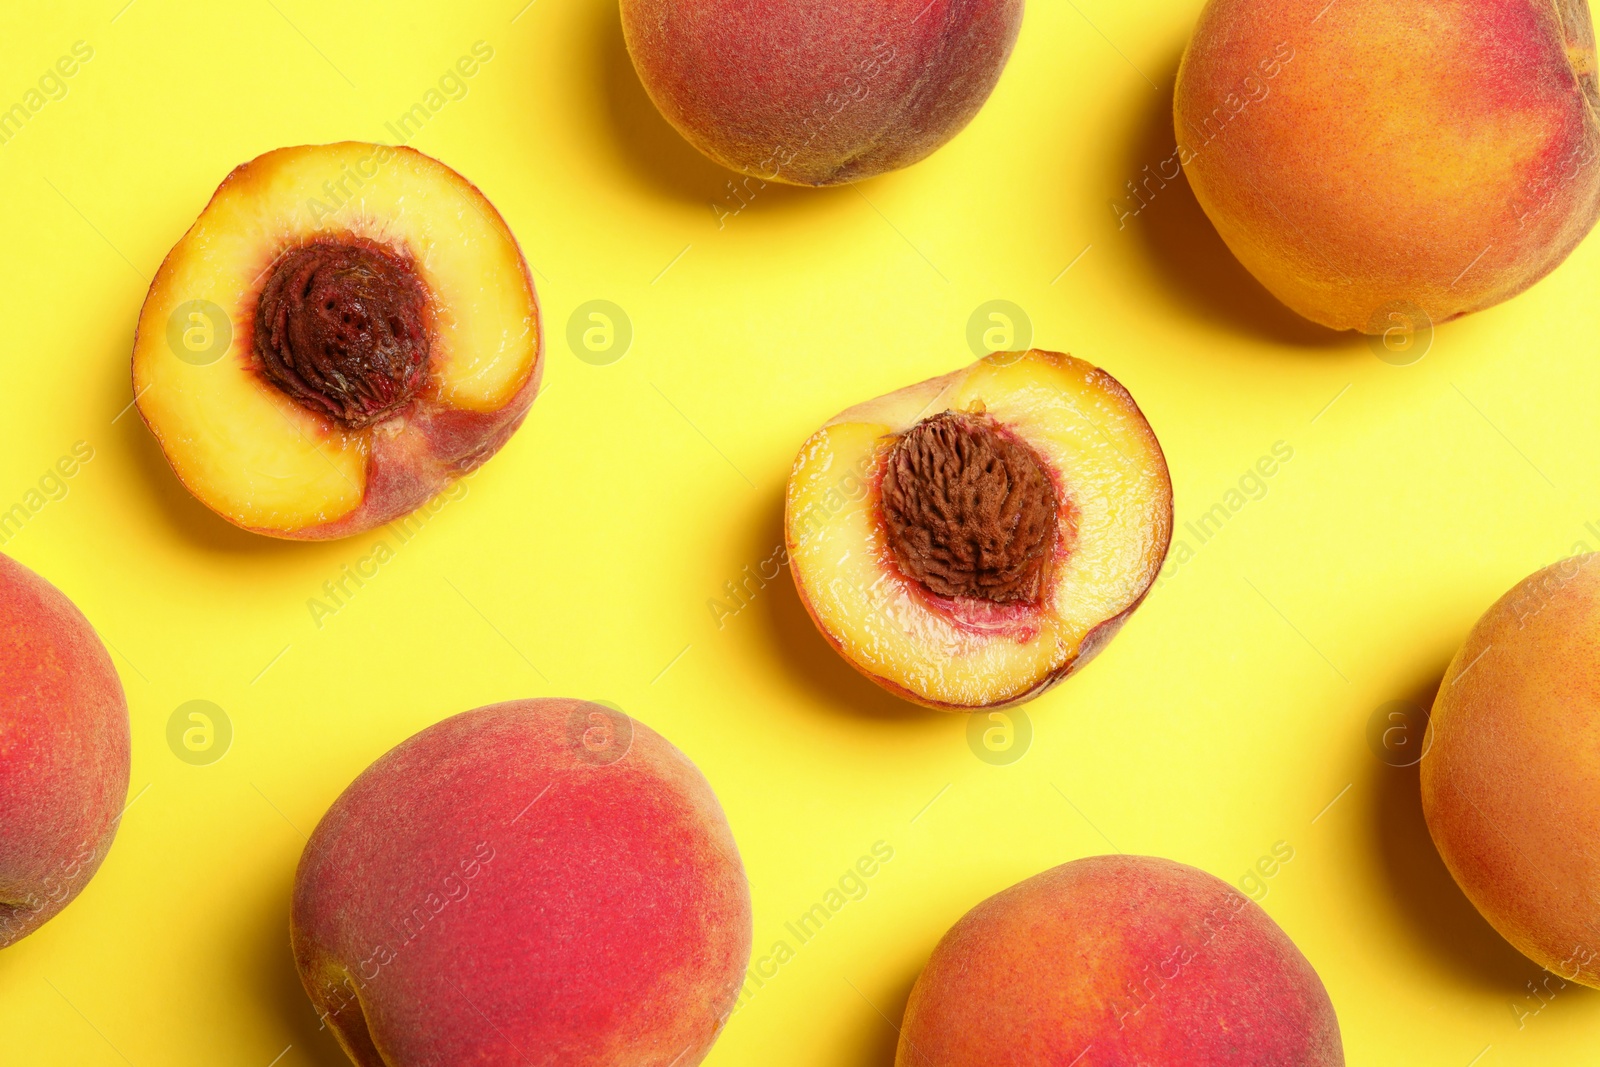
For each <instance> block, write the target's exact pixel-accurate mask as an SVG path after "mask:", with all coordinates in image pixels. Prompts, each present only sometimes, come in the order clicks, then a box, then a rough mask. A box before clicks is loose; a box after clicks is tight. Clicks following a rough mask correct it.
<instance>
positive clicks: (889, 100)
mask: <svg viewBox="0 0 1600 1067" xmlns="http://www.w3.org/2000/svg"><path fill="white" fill-rule="evenodd" d="M1022 9H1023V0H832V2H830V3H826V4H824V3H820V2H818V0H622V26H623V31H624V34H625V36H626V38H627V42H628V51H629V53H630V54H631V55H632V56H633V62H634V66H635V67H636V68H637V69H638V71H639V77H640V79H641V80H642V81H643V82H644V87H645V89H646V91H648V92H649V94H650V97H651V99H652V100H654V101H655V104H656V106H657V107H658V108H660V109H661V113H662V114H663V115H665V116H666V118H667V121H669V122H671V123H672V125H673V126H675V127H677V129H678V131H679V132H680V133H682V134H683V136H684V137H685V138H687V139H688V140H689V142H690V143H691V144H693V145H694V146H695V147H696V148H698V149H700V151H702V152H704V153H705V154H706V155H708V156H710V157H711V158H712V159H714V160H716V161H717V162H719V163H721V164H723V165H724V166H726V167H730V168H732V169H734V170H739V171H743V172H744V173H746V174H752V175H755V176H757V177H759V178H762V179H764V180H766V181H780V182H788V183H790V184H794V185H833V184H837V183H841V182H849V181H855V180H858V179H861V178H869V177H871V176H873V175H874V174H881V173H883V172H884V171H890V170H895V169H898V168H900V167H905V166H909V165H911V164H912V163H915V162H917V161H918V160H919V159H922V158H923V157H924V156H927V155H929V154H930V153H932V152H933V151H934V150H935V149H937V148H939V147H940V146H941V145H943V144H944V143H945V142H946V141H948V140H950V138H952V137H954V136H955V135H956V134H957V133H959V132H960V131H961V129H962V127H964V126H966V124H967V123H968V122H970V121H971V120H972V117H973V116H974V115H976V114H977V113H978V109H979V108H981V107H982V106H983V102H984V101H985V100H987V99H988V97H989V93H990V92H991V91H993V89H994V87H995V83H996V82H998V81H999V80H1000V72H1001V71H1002V70H1003V69H1004V68H1005V65H1006V60H1007V59H1008V58H1009V57H1010V55H1011V47H1012V45H1013V44H1015V43H1016V39H1017V32H1018V30H1019V29H1020V28H1021V25H1022Z"/></svg>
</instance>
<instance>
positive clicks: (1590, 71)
mask: <svg viewBox="0 0 1600 1067" xmlns="http://www.w3.org/2000/svg"><path fill="white" fill-rule="evenodd" d="M1597 107H1600V89H1597V84H1596V78H1595V45H1594V28H1593V26H1592V24H1591V22H1590V19H1589V10H1588V6H1587V4H1586V3H1585V0H1558V2H1555V3H1551V2H1550V0H1338V2H1336V3H1329V2H1328V0H1210V2H1209V3H1208V4H1207V5H1206V7H1205V10H1204V11H1203V12H1202V13H1201V15H1200V21H1199V23H1198V25H1196V27H1195V30H1194V36H1193V37H1192V38H1191V40H1190V42H1189V47H1188V50H1187V51H1186V52H1185V54H1184V57H1183V62H1182V64H1181V66H1180V67H1179V70H1178V84H1177V95H1176V102H1175V117H1176V126H1177V135H1178V145H1179V147H1178V156H1179V159H1180V160H1181V162H1182V163H1183V165H1184V169H1185V170H1186V171H1187V173H1188V176H1189V183H1190V184H1191V185H1192V186H1193V187H1194V193H1195V196H1196V197H1197V198H1198V199H1199V201H1200V203H1201V205H1202V206H1203V207H1204V208H1205V211H1206V214H1207V215H1209V216H1210V217H1211V221H1212V222H1213V223H1215V224H1216V227H1217V230H1218V232H1219V233H1221V235H1222V238H1223V240H1225V241H1226V242H1227V243H1228V247H1230V248H1231V249H1233V252H1234V254H1235V255H1236V256H1238V257H1239V260H1240V261H1241V262H1242V263H1243V264H1244V265H1245V266H1246V267H1248V268H1249V269H1250V271H1251V273H1253V274H1254V275H1255V276H1256V277H1257V278H1258V279H1260V281H1261V283H1262V284H1263V285H1265V286H1266V287H1267V288H1268V289H1270V290H1271V291H1272V293H1273V294H1274V295H1275V296H1277V297H1278V299H1280V300H1282V301H1283V302H1284V303H1285V304H1287V305H1288V306H1289V307H1291V308H1293V309H1294V310H1295V311H1297V312H1299V313H1300V314H1301V315H1304V316H1305V317H1306V318H1308V319H1312V320H1314V321H1316V322H1320V323H1322V324H1323V325H1325V326H1331V327H1333V328H1334V329H1340V330H1344V329H1354V330H1362V331H1365V332H1367V333H1374V334H1378V333H1384V332H1385V331H1389V330H1392V329H1396V328H1399V329H1410V328H1415V327H1424V326H1426V325H1428V324H1429V322H1430V321H1431V322H1433V323H1439V322H1444V321H1446V320H1448V319H1453V318H1455V317H1457V316H1459V315H1464V314H1467V313H1468V312H1472V311H1477V310H1480V309H1482V308H1486V307H1489V306H1490V305H1492V304H1497V303H1499V302H1501V301H1502V300H1506V299H1508V298H1509V297H1512V296H1514V295H1516V294H1517V293H1519V292H1521V291H1522V290H1524V289H1526V288H1527V287H1528V286H1530V285H1532V284H1533V283H1534V282H1536V281H1538V280H1539V279H1540V278H1542V277H1544V276H1545V275H1546V274H1548V273H1549V272H1550V271H1551V270H1553V269H1555V267H1556V266H1557V265H1558V264H1560V262H1561V261H1562V260H1563V259H1565V258H1566V257H1567V254H1568V253H1569V252H1571V251H1572V250H1573V248H1574V247H1576V246H1577V244H1578V242H1579V241H1580V240H1582V239H1583V236H1584V235H1585V234H1586V233H1588V232H1589V230H1590V228H1591V227H1592V226H1593V225H1594V222H1595V218H1596V215H1597V213H1600V166H1596V156H1597V153H1600V119H1597V112H1596V109H1597ZM1151 192H1152V193H1154V192H1155V190H1151Z"/></svg>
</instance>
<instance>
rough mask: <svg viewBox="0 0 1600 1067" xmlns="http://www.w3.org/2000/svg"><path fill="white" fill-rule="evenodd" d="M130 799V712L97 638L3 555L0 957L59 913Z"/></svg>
mask: <svg viewBox="0 0 1600 1067" xmlns="http://www.w3.org/2000/svg"><path fill="white" fill-rule="evenodd" d="M127 795H128V704H127V701H126V699H125V698H124V697H123V693H122V682H121V681H120V680H119V679H118V678H117V671H116V668H115V667H113V666H112V665H111V657H110V656H108V655H107V654H106V649H105V646H104V645H103V644H101V643H100V639H99V638H98V637H97V636H95V632H94V627H92V626H90V625H89V620H87V619H85V618H84V617H83V613H82V612H80V611H79V610H78V609H77V608H76V607H75V606H73V603H72V601H70V600H68V599H67V598H66V597H65V596H63V595H62V594H61V592H60V590H58V589H56V587H55V586H53V585H51V584H50V583H49V582H47V581H45V580H44V579H43V578H41V577H39V576H38V575H37V574H34V573H33V572H32V571H30V570H28V568H26V567H24V566H22V565H21V564H20V563H17V562H16V561H15V560H12V559H10V558H9V557H7V556H3V555H0V948H4V947H5V946H7V945H9V944H11V943H12V942H14V941H17V940H19V939H21V938H23V937H25V936H27V935H28V934H30V933H32V932H33V931H34V930H36V929H38V928H39V926H40V925H41V924H43V923H44V922H45V921H47V920H48V919H50V918H51V917H53V916H54V915H55V914H56V913H57V912H59V911H60V910H61V909H62V908H64V907H66V906H67V904H68V903H70V902H71V901H72V899H73V898H74V897H76V896H77V895H78V894H79V893H80V892H82V890H83V887H84V886H85V885H87V884H88V882H89V879H90V878H91V877H93V876H94V873H95V871H96V870H98V869H99V867H100V863H101V861H102V860H104V859H105V857H106V852H107V850H108V849H110V848H111V839H112V838H113V837H114V836H116V832H117V822H118V820H119V818H120V816H121V814H122V805H123V801H124V800H126V798H127Z"/></svg>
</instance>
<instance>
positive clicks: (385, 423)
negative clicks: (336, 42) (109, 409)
mask: <svg viewBox="0 0 1600 1067" xmlns="http://www.w3.org/2000/svg"><path fill="white" fill-rule="evenodd" d="M542 352H543V337H542V333H541V330H540V323H539V309H538V302H537V298H536V296H535V294H534V288H533V282H532V279H531V277H530V275H529V273H528V267H527V264H526V261H525V260H524V259H523V256H522V253H521V250H520V249H519V248H518V246H517V242H516V239H515V238H514V237H513V236H512V234H511V231H510V229H509V228H508V227H507V226H506V224H505V222H504V220H503V219H501V217H500V215H499V213H498V212H496V211H495V209H494V207H493V205H491V204H490V203H489V201H488V200H487V199H485V198H484V196H483V194H482V193H480V192H479V191H478V190H477V188H476V187H474V186H473V185H472V184H471V183H470V182H468V181H467V180H466V179H464V178H462V177H461V176H460V175H459V174H457V173H456V172H455V171H453V170H451V169H450V168H449V167H447V166H445V165H444V164H442V163H440V162H438V161H437V160H434V159H431V158H429V157H428V156H425V155H423V154H421V153H420V152H417V151H414V150H412V149H409V148H403V147H391V146H388V145H372V144H362V143H355V142H347V143H343V144H334V145H318V146H306V147H300V148H285V149H279V150H277V151H273V152H268V153H266V154H265V155H263V156H260V157H258V158H257V159H255V160H253V161H251V162H249V163H246V164H244V165H243V166H241V167H239V168H237V169H236V170H234V171H233V173H232V174H230V175H229V176H228V178H227V180H225V181H224V182H223V183H222V186H221V187H220V188H219V189H218V190H217V192H216V194H215V195H214V196H213V197H212V199H211V202H210V203H209V204H208V205H207V206H206V208H205V210H204V211H203V212H202V213H201V215H200V217H199V219H198V220H196V222H195V223H194V225H193V227H192V228H191V229H190V230H189V232H188V233H187V234H185V235H184V237H183V238H182V239H181V240H180V241H179V242H178V244H177V245H176V246H175V247H174V248H173V249H172V251H171V253H169V254H168V256H167V258H166V261H165V262H164V263H163V264H162V265H161V269H160V271H159V272H158V274H157V276H156V279H155V281H154V283H153V284H152V285H151V287H150V293H149V295H148V297H147V298H146V300H145V305H144V308H143V310H142V311H141V313H140V316H139V329H138V334H137V337H136V339H135V342H134V354H133V385H134V395H135V398H136V400H137V404H138V407H139V411H140V413H141V415H142V416H143V418H144V420H145V423H146V424H147V425H148V426H149V427H150V429H151V431H152V432H153V433H154V434H155V436H156V439H157V440H158V441H159V442H160V445H161V448H162V451H163V452H164V453H165V454H166V457H167V460H168V461H169V462H170V463H171V464H172V468H173V470H174V472H176V474H177V475H178V478H179V479H180V480H181V481H182V482H183V484H184V485H185V486H186V487H188V489H189V490H190V492H192V493H194V495H195V496H196V497H198V498H199V499H200V500H201V501H202V502H203V503H205V504H206V505H207V506H208V507H210V508H211V509H212V510H214V511H216V512H217V513H218V514H220V515H222V516H223V517H224V518H226V519H228V520H229V521H230V522H233V523H235V524H237V525H239V526H242V527H245V528H247V529H250V530H254V531H257V532H259V533H265V534H271V535H274V536H279V537H294V538H328V537H339V536H345V535H348V534H352V533H357V532H359V531H361V530H365V529H370V528H372V527H374V526H378V525H381V524H382V523H384V522H388V521H390V520H392V519H395V518H398V517H399V516H401V515H404V514H406V513H407V512H409V511H411V510H413V509H414V508H416V507H417V506H418V505H420V504H422V503H423V502H425V501H426V500H427V499H429V498H430V497H432V496H433V495H435V494H436V493H438V492H439V491H440V490H442V489H443V488H445V487H446V486H447V485H448V484H449V483H450V482H451V481H452V480H453V479H455V478H456V477H459V476H460V475H461V474H464V473H467V472H468V471H470V470H472V469H473V468H475V467H476V466H477V465H479V464H480V463H482V462H483V461H484V460H486V459H487V458H488V457H489V456H491V455H493V454H494V452H495V451H496V450H498V449H499V447H500V446H501V445H502V444H504V443H505V441H506V439H507V438H508V437H509V436H510V435H511V433H512V432H513V431H514V430H515V429H516V427H517V426H518V425H519V424H520V422H521V420H522V419H523V417H525V416H526V414H527V411H528V408H529V406H530V405H531V404H532V402H533V397H534V395H535V393H536V392H537V390H538V383H539V377H540V371H541V369H542V367H541V364H542Z"/></svg>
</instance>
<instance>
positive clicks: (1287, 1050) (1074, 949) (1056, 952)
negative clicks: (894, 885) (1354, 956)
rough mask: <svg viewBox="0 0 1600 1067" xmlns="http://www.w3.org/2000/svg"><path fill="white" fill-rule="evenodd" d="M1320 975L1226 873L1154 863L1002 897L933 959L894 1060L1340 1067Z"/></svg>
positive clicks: (1048, 879)
mask: <svg viewBox="0 0 1600 1067" xmlns="http://www.w3.org/2000/svg"><path fill="white" fill-rule="evenodd" d="M1343 1063H1344V1052H1343V1050H1342V1045H1341V1043H1340V1038H1339V1022H1338V1020H1337V1019H1336V1018H1335V1017H1334V1013H1333V1005H1332V1003H1330V1002H1329V1000H1328V994H1327V991H1326V990H1324V989H1323V987H1322V982H1321V980H1320V979H1319V978H1318V977H1317V972H1316V971H1314V970H1312V969H1311V965H1310V964H1309V963H1307V962H1306V958H1305V957H1304V956H1302V955H1301V954H1300V950H1299V949H1297V948H1296V947H1295V946H1294V942H1292V941H1290V940H1289V938H1288V937H1287V936H1286V935H1285V934H1284V932H1283V931H1282V930H1280V929H1279V928H1278V927H1277V925H1276V924H1274V923H1273V921H1272V920H1271V919H1270V918H1269V917H1268V916H1267V913H1266V912H1264V911H1262V910H1261V908H1260V907H1259V906H1258V905H1256V904H1255V903H1253V902H1252V901H1250V900H1249V899H1248V898H1247V897H1245V896H1244V895H1243V894H1241V893H1239V892H1238V891H1237V890H1235V889H1233V888H1232V887H1231V886H1229V885H1227V884H1225V883H1224V882H1222V881H1221V880H1219V879H1217V878H1214V877H1212V876H1211V875H1209V874H1206V873H1205V872H1204V871H1200V870H1196V869H1195V868H1193V867H1187V866H1184V865H1183V864H1181V863H1174V862H1172V861H1171V860H1164V859H1155V858H1151V857H1148V856H1095V857H1091V858H1089V859H1081V860H1077V861H1075V862H1072V863H1066V864H1063V865H1061V866H1060V867H1055V868H1052V869H1051V870H1048V871H1045V872H1044V873H1043V874H1038V875H1035V876H1034V877H1032V878H1029V879H1028V880H1026V881H1024V882H1020V883H1018V884H1017V885H1014V886H1012V887H1011V888H1010V889H1006V890H1003V891H1002V892H1000V893H997V894H995V895H994V896H992V897H990V898H989V899H988V900H986V901H984V902H983V903H982V904H979V905H978V906H977V907H975V908H973V909H972V910H971V911H969V912H968V913H967V914H966V915H965V916H963V917H962V918H961V920H960V921H959V922H957V923H956V924H955V926H953V927H951V928H950V931H949V933H947V934H945V936H944V938H943V939H942V940H941V941H940V942H939V944H938V946H937V947H936V948H934V950H933V956H932V958H931V959H929V961H928V965H927V967H925V968H924V969H923V972H922V974H921V976H920V977H919V978H918V979H917V984H916V985H915V987H913V988H912V990H911V1000H910V1002H909V1003H908V1004H907V1005H906V1016H905V1024H904V1026H903V1027H902V1029H901V1032H900V1048H899V1052H898V1054H897V1055H896V1057H895V1064H896V1067H934V1065H937V1067H1046V1065H1049V1067H1068V1065H1075V1067H1124V1065H1134V1064H1183V1065H1184V1067H1337V1065H1342V1064H1343Z"/></svg>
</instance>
